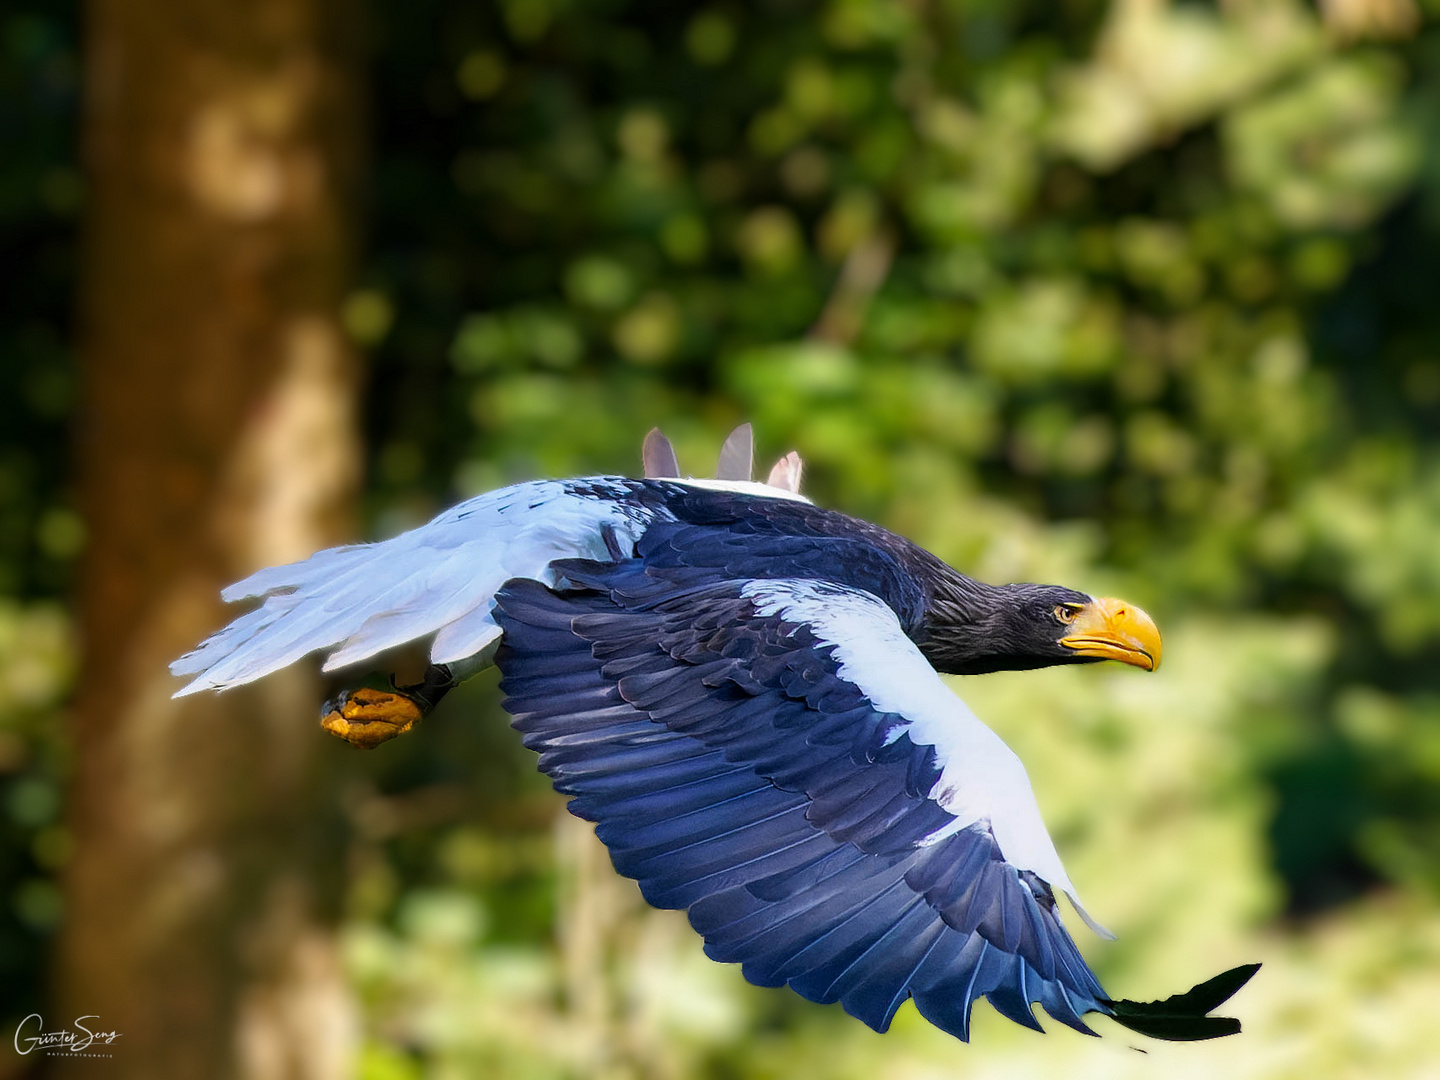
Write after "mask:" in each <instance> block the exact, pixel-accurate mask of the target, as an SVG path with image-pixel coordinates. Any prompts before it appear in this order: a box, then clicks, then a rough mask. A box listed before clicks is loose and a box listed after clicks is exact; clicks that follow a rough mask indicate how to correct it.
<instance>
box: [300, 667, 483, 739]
mask: <svg viewBox="0 0 1440 1080" xmlns="http://www.w3.org/2000/svg"><path fill="white" fill-rule="evenodd" d="M458 682H459V680H458V679H457V678H456V677H455V673H454V672H452V671H451V669H450V667H449V666H448V665H446V664H431V665H430V666H429V667H428V668H426V669H425V676H424V678H423V679H422V681H420V682H419V683H417V684H416V685H414V686H396V685H395V684H394V680H391V684H390V685H391V689H389V690H377V689H374V688H373V687H369V686H361V687H358V688H356V689H354V690H342V691H340V693H338V694H336V695H335V696H334V697H332V698H331V699H330V700H329V701H327V702H325V704H324V705H322V706H321V707H320V726H321V727H323V728H324V729H325V730H326V731H328V732H330V734H331V735H334V736H336V737H338V738H341V739H344V740H345V741H346V742H348V743H349V744H350V745H351V746H358V747H360V748H361V749H362V750H373V749H375V747H377V746H379V745H380V744H381V743H383V742H389V741H390V740H391V739H393V738H395V737H396V736H397V735H404V734H405V733H406V732H407V731H409V730H410V729H411V728H413V727H414V726H415V725H416V724H417V723H419V722H420V721H421V720H422V719H423V718H424V717H426V716H428V715H430V712H431V710H433V709H434V708H435V706H436V705H438V704H439V703H440V699H441V698H443V697H444V696H445V695H446V694H448V693H449V692H450V690H451V688H452V687H454V686H455V685H456V684H457V683H458Z"/></svg>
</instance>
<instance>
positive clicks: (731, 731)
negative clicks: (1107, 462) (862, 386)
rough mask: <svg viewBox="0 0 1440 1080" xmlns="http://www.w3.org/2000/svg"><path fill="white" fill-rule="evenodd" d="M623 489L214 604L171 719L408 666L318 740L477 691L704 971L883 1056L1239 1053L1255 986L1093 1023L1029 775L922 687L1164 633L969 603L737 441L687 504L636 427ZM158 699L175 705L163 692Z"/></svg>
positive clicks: (1023, 606)
mask: <svg viewBox="0 0 1440 1080" xmlns="http://www.w3.org/2000/svg"><path fill="white" fill-rule="evenodd" d="M644 459H645V477H644V478H643V479H638V480H637V479H627V478H622V477H613V476H601V477H590V478H585V479H577V480H554V481H535V482H531V483H524V484H516V485H514V486H512V487H507V488H504V489H502V490H500V491H495V492H492V493H490V494H487V495H480V496H478V497H476V498H473V499H470V500H469V501H467V502H463V503H461V504H460V505H458V506H455V507H453V508H451V509H450V510H447V511H446V512H444V513H443V514H441V515H440V516H439V517H437V518H435V519H434V520H433V521H431V522H430V523H429V524H427V525H424V526H422V527H420V528H417V529H414V530H412V531H411V532H408V533H405V534H403V535H401V536H397V537H395V538H394V539H391V540H386V541H384V542H382V543H377V544H359V545H354V546H350V547H339V548H332V549H330V550H327V551H321V552H319V553H317V554H315V555H313V556H311V557H310V558H309V559H307V560H305V561H304V562H300V563H295V564H292V565H289V566H280V567H272V568H270V569H266V570H261V571H260V572H258V573H256V574H253V575H251V576H250V577H248V578H246V579H245V580H244V581H241V582H239V583H237V584H235V585H232V586H230V587H229V588H228V589H226V590H225V591H224V593H223V595H224V598H225V599H226V600H229V601H235V600H245V599H250V598H258V599H260V600H261V603H260V606H259V607H257V608H255V609H254V610H253V611H251V612H250V613H248V614H246V615H242V616H241V617H239V618H238V619H236V620H235V621H234V622H232V623H231V624H230V625H229V626H227V627H226V628H225V629H223V630H221V631H219V632H218V633H216V634H215V635H214V636H212V637H210V638H209V639H208V640H206V641H205V642H204V643H202V644H201V645H200V646H199V647H198V648H196V649H195V650H194V651H193V652H191V653H189V654H187V655H186V656H184V657H182V658H181V659H179V660H177V661H176V662H175V663H174V664H173V665H172V666H171V671H172V672H174V673H175V674H177V675H188V676H193V679H192V681H191V682H190V683H189V684H188V685H186V686H185V687H184V688H183V689H181V690H180V691H179V692H178V694H179V695H183V694H192V693H195V692H197V691H200V690H224V689H226V688H228V687H231V686H237V685H240V684H242V683H248V682H250V681H252V680H254V679H258V678H260V677H261V676H263V675H266V674H268V673H270V672H272V671H276V670H278V669H279V668H282V667H285V666H286V665H288V664H290V663H293V662H294V661H296V660H298V659H300V658H301V657H303V656H305V655H306V654H308V653H312V652H315V651H317V650H326V651H328V652H329V655H328V657H327V659H326V661H325V665H324V667H325V670H326V671H331V670H334V669H337V668H344V667H347V666H349V665H352V664H355V663H358V662H359V661H362V660H365V659H367V658H369V657H372V656H374V655H375V654H377V653H380V652H382V651H385V650H388V649H391V648H394V647H396V646H400V645H402V644H405V643H407V642H413V641H418V640H423V641H426V642H428V643H429V656H430V665H431V666H430V667H429V669H428V670H427V672H426V675H425V678H424V681H423V682H422V683H421V684H420V685H418V686H413V687H405V688H396V689H394V690H392V691H379V690H374V689H358V690H354V691H349V692H346V693H342V694H341V695H339V696H338V697H337V698H335V699H333V700H332V701H331V702H329V703H327V705H326V706H325V708H324V710H323V711H322V717H323V719H322V722H323V723H324V725H325V727H326V728H327V729H328V730H330V731H332V732H333V733H335V734H337V735H340V736H341V737H344V738H346V739H348V740H349V741H351V742H353V743H355V744H356V745H359V746H374V745H377V744H378V743H380V742H383V741H384V740H385V739H387V738H390V737H393V736H394V735H396V734H399V733H401V732H403V731H405V730H408V729H409V728H410V727H411V726H412V725H413V724H414V723H415V721H417V720H418V719H419V718H420V717H421V716H423V715H424V714H425V713H427V712H428V711H429V710H430V709H431V708H433V706H434V705H435V703H436V702H437V701H438V700H439V699H440V697H441V696H442V695H443V694H444V693H445V692H446V691H447V690H449V689H450V688H451V687H452V686H454V685H455V684H456V683H457V682H459V681H460V680H461V679H463V678H467V677H469V676H470V675H472V674H474V673H475V672H476V671H478V670H480V669H481V668H483V667H486V666H488V665H489V664H490V663H492V662H493V663H494V664H496V665H498V666H499V668H500V671H501V674H502V676H503V678H502V681H501V684H500V687H501V690H502V691H503V692H504V694H505V695H506V696H505V702H504V704H505V708H506V710H507V711H509V712H510V713H511V714H512V715H513V716H514V726H515V727H516V728H517V729H519V730H520V731H521V732H522V733H523V735H524V741H525V745H526V746H528V747H530V748H531V749H533V750H536V751H538V752H539V754H540V762H539V764H540V768H541V769H542V770H543V771H544V772H545V773H546V774H547V775H549V777H550V778H551V780H552V781H553V782H554V785H555V788H556V790H558V791H560V792H562V793H564V794H565V795H568V796H570V797H571V801H570V804H569V805H570V811H571V812H572V813H574V814H576V815H577V816H579V817H581V818H584V819H586V820H588V821H593V822H595V824H596V830H595V831H596V834H597V835H598V836H599V837H600V839H601V840H602V841H604V843H605V844H606V846H607V847H608V848H609V850H610V856H611V859H612V860H613V862H614V864H615V868H616V869H617V870H618V871H619V872H620V873H622V874H624V875H626V876H628V877H631V878H634V879H635V880H636V881H637V882H638V883H639V885H640V889H641V891H642V892H643V893H644V895H645V898H646V900H648V901H649V902H650V903H651V904H653V905H654V906H656V907H661V908H679V909H684V910H685V911H686V912H687V913H688V915H689V918H690V922H691V924H692V925H693V926H694V927H695V929H696V930H697V931H698V932H699V933H700V934H701V935H702V936H703V937H704V939H705V951H706V953H707V954H708V955H709V956H710V957H712V958H713V959H715V960H719V961H724V962H729V963H739V964H741V965H742V970H743V971H744V974H745V977H746V978H747V979H749V980H750V981H751V982H753V983H757V984H759V985H761V986H784V985H788V986H790V987H791V988H792V989H793V990H795V991H796V992H797V993H799V994H801V995H802V996H804V997H806V998H809V999H810V1000H812V1001H819V1002H836V1001H838V1002H840V1003H841V1004H842V1005H843V1006H844V1008H845V1009H846V1011H847V1012H849V1013H851V1014H852V1015H854V1016H856V1017H858V1018H859V1019H861V1020H863V1021H864V1022H865V1023H866V1024H869V1025H870V1026H871V1027H872V1028H874V1029H875V1030H877V1031H884V1030H886V1028H887V1027H888V1026H889V1024H890V1021H891V1019H892V1018H893V1017H894V1015H895V1012H896V1010H897V1009H899V1007H900V1006H901V1005H902V1004H903V1003H904V1002H905V1000H906V999H907V998H913V999H914V1001H915V1005H916V1007H917V1008H918V1009H919V1011H920V1013H921V1015H923V1016H924V1017H925V1018H926V1019H928V1020H929V1021H930V1022H931V1023H933V1024H935V1025H936V1026H937V1027H940V1028H942V1029H943V1030H945V1031H947V1032H949V1033H950V1034H952V1035H955V1036H958V1037H959V1038H960V1039H968V1036H969V1031H970V1013H971V1006H972V1005H973V1003H974V1001H975V999H976V998H977V997H985V998H987V999H989V1001H990V1003H991V1005H993V1006H994V1007H995V1008H996V1009H997V1010H998V1011H999V1012H1000V1013H1002V1014H1003V1015H1005V1016H1007V1017H1009V1018H1010V1019H1012V1020H1014V1021H1015V1022H1017V1023H1020V1024H1023V1025H1025V1026H1027V1027H1031V1028H1036V1029H1040V1024H1039V1023H1038V1022H1037V1020H1036V1019H1035V1016H1034V1013H1033V1006H1034V1004H1037V1003H1038V1004H1039V1005H1041V1006H1043V1007H1044V1009H1045V1011H1046V1012H1047V1013H1049V1015H1050V1016H1052V1017H1053V1018H1054V1019H1056V1020H1058V1021H1060V1022H1061V1023H1064V1024H1068V1025H1069V1026H1071V1027H1073V1028H1077V1029H1078V1030H1080V1031H1084V1032H1087V1033H1089V1028H1087V1027H1086V1025H1085V1023H1084V1022H1083V1021H1082V1019H1081V1017H1082V1015H1083V1014H1085V1013H1087V1012H1094V1013H1101V1014H1105V1015H1109V1016H1113V1017H1114V1018H1115V1019H1116V1020H1117V1021H1119V1022H1120V1023H1121V1024H1123V1025H1125V1026H1127V1027H1129V1028H1131V1029H1133V1030H1135V1031H1138V1032H1142V1033H1144V1034H1148V1035H1152V1036H1156V1037H1159V1038H1167V1039H1202V1038H1211V1037H1214V1036H1218V1035H1226V1034H1230V1033H1232V1032H1235V1031H1238V1030H1239V1027H1240V1025H1239V1023H1238V1022H1237V1021H1235V1020H1233V1019H1230V1018H1227V1017H1212V1016H1208V1015H1206V1014H1207V1013H1209V1012H1210V1011H1211V1010H1212V1009H1213V1008H1215V1007H1216V1006H1217V1005H1219V1004H1220V1003H1221V1002H1223V1001H1225V1000H1226V999H1227V998H1229V997H1230V995H1231V994H1233V993H1234V992H1235V991H1236V990H1237V989H1239V987H1240V986H1241V985H1243V984H1244V982H1245V981H1246V980H1247V979H1248V978H1249V977H1250V976H1251V975H1252V974H1253V973H1254V970H1255V967H1256V966H1255V965H1248V966H1245V967H1241V968H1236V969H1234V970H1232V971H1229V972H1226V973H1225V974H1223V975H1220V976H1217V977H1216V978H1214V979H1211V980H1209V981H1208V982H1206V983H1203V984H1201V985H1200V986H1197V987H1195V988H1194V989H1193V990H1191V991H1189V992H1188V993H1186V994H1184V995H1180V996H1177V997H1173V998H1170V999H1168V1000H1167V1001H1163V1002H1145V1003H1142V1002H1134V1001H1124V1000H1115V999H1112V998H1110V997H1109V996H1108V995H1107V994H1106V993H1105V991H1104V990H1103V989H1102V988H1101V986H1100V983H1099V982H1098V981H1097V979H1096V978H1095V975H1094V974H1093V973H1092V972H1091V971H1090V969H1089V967H1087V966H1086V963H1085V961H1084V959H1083V958H1082V957H1081V955H1080V953H1079V951H1078V950H1077V949H1076V946H1075V943H1074V942H1073V941H1072V940H1071V938H1070V935H1069V933H1068V932H1067V931H1066V929H1065V927H1064V925H1063V923H1062V922H1061V918H1060V909H1059V905H1058V903H1057V901H1056V894H1057V893H1060V892H1063V893H1065V894H1066V896H1068V897H1069V899H1070V901H1071V903H1072V904H1073V905H1074V907H1075V909H1076V911H1077V912H1078V913H1079V914H1080V917H1081V918H1082V919H1083V920H1084V921H1085V922H1086V923H1087V924H1088V925H1089V926H1090V927H1091V928H1092V929H1093V930H1094V931H1095V932H1097V933H1099V934H1100V935H1102V936H1105V937H1109V936H1110V935H1109V934H1108V932H1107V931H1105V930H1104V929H1103V928H1102V927H1101V926H1100V925H1099V924H1098V923H1096V922H1095V921H1094V920H1093V919H1091V917H1090V916H1089V915H1088V914H1087V913H1086V911H1085V909H1084V908H1083V907H1082V906H1081V904H1080V901H1079V899H1078V897H1077V895H1076V890H1075V886H1074V885H1073V884H1072V883H1071V881H1070V879H1069V877H1068V876H1067V875H1066V873H1065V868H1064V867H1063V866H1062V865H1061V862H1060V857H1059V855H1058V854H1057V853H1056V850H1055V846H1054V844H1053V843H1052V842H1051V840H1050V837H1049V835H1048V834H1047V833H1046V831H1045V826H1044V823H1043V822H1042V821H1041V818H1040V812H1039V809H1038V808H1037V806H1036V804H1035V797H1034V795H1033V793H1032V792H1031V789H1030V782H1029V779H1028V778H1027V776H1026V773H1025V769H1024V766H1022V765H1021V763H1020V760H1019V759H1018V758H1017V757H1016V756H1015V754H1014V753H1013V752H1012V751H1011V750H1010V749H1009V748H1008V747H1007V746H1005V744H1004V743H1003V742H1001V740H1000V739H999V737H998V736H996V735H995V734H994V733H993V732H992V731H990V729H989V728H987V727H985V726H984V725H983V724H982V723H981V722H980V721H979V720H977V719H976V717H975V716H974V714H973V713H971V712H970V710H969V709H968V708H966V706H965V704H964V703H963V702H962V701H961V700H960V699H959V698H957V697H956V696H955V695H954V694H953V693H951V691H950V689H949V688H948V687H947V686H946V685H945V683H944V682H943V681H942V680H941V678H940V675H939V673H940V672H946V673H950V674H959V675H976V674H982V673H985V672H991V671H1013V670H1025V669H1031V668H1042V667H1051V666H1054V665H1057V664H1087V663H1095V662H1098V661H1102V660H1116V661H1119V662H1120V663H1123V664H1130V665H1133V666H1135V667H1139V668H1143V669H1145V670H1147V671H1153V670H1154V669H1155V668H1156V667H1157V666H1158V665H1159V663H1160V635H1159V632H1158V631H1157V630H1156V627H1155V624H1154V622H1152V621H1151V619H1150V618H1149V616H1147V615H1146V614H1145V612H1143V611H1142V610H1140V609H1139V608H1138V607H1136V606H1135V605H1133V604H1129V603H1126V602H1124V601H1121V600H1113V599H1095V598H1094V597H1091V596H1089V595H1087V594H1085V593H1083V592H1077V591H1075V590H1073V589H1068V588H1063V587H1060V586H1055V585H1032V584H1017V585H998V586H997V585H987V584H983V583H981V582H979V581H975V580H974V579H972V578H969V577H966V576H965V575H963V574H961V573H958V572H957V571H955V570H953V569H951V568H950V567H949V566H947V565H946V564H945V563H943V562H942V561H940V560H939V559H937V558H936V557H935V556H933V555H931V554H930V553H929V552H927V551H924V550H923V549H921V548H919V547H917V546H916V545H915V544H913V543H911V542H910V541H908V540H906V539H904V538H902V537H900V536H896V535H895V534H893V533H890V532H887V531H886V530H884V529H882V528H879V527H878V526H875V525H871V524H869V523H868V522H864V521H860V520H858V519H856V518H853V517H849V516H847V515H845V514H841V513H837V512H836V511H833V510H825V509H821V508H820V507H817V506H815V505H813V504H812V503H811V502H810V501H809V500H808V499H806V498H804V497H803V496H801V495H800V494H799V491H798V489H799V480H800V469H801V463H800V459H799V458H798V456H796V455H795V454H793V453H792V454H790V455H787V456H786V457H785V458H782V459H781V461H780V462H779V463H778V464H777V465H776V467H775V469H774V470H773V471H772V472H771V473H770V476H769V479H768V482H766V483H756V482H754V481H752V480H751V467H752V460H753V452H752V441H751V436H750V429H749V426H748V425H745V426H743V427H741V428H740V429H738V430H737V431H736V432H735V433H734V434H733V435H732V436H731V437H730V439H729V440H727V442H726V445H725V447H724V450H723V451H722V454H721V462H720V468H719V469H718V470H717V472H718V477H717V479H715V480H697V479H680V477H679V467H678V464H677V462H676V460H675V455H674V452H673V450H672V449H671V448H670V444H669V442H668V441H667V440H665V438H664V436H662V435H660V433H659V432H658V431H653V432H651V434H650V436H649V437H648V438H647V440H646V444H645V451H644ZM177 696H178V695H177Z"/></svg>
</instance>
